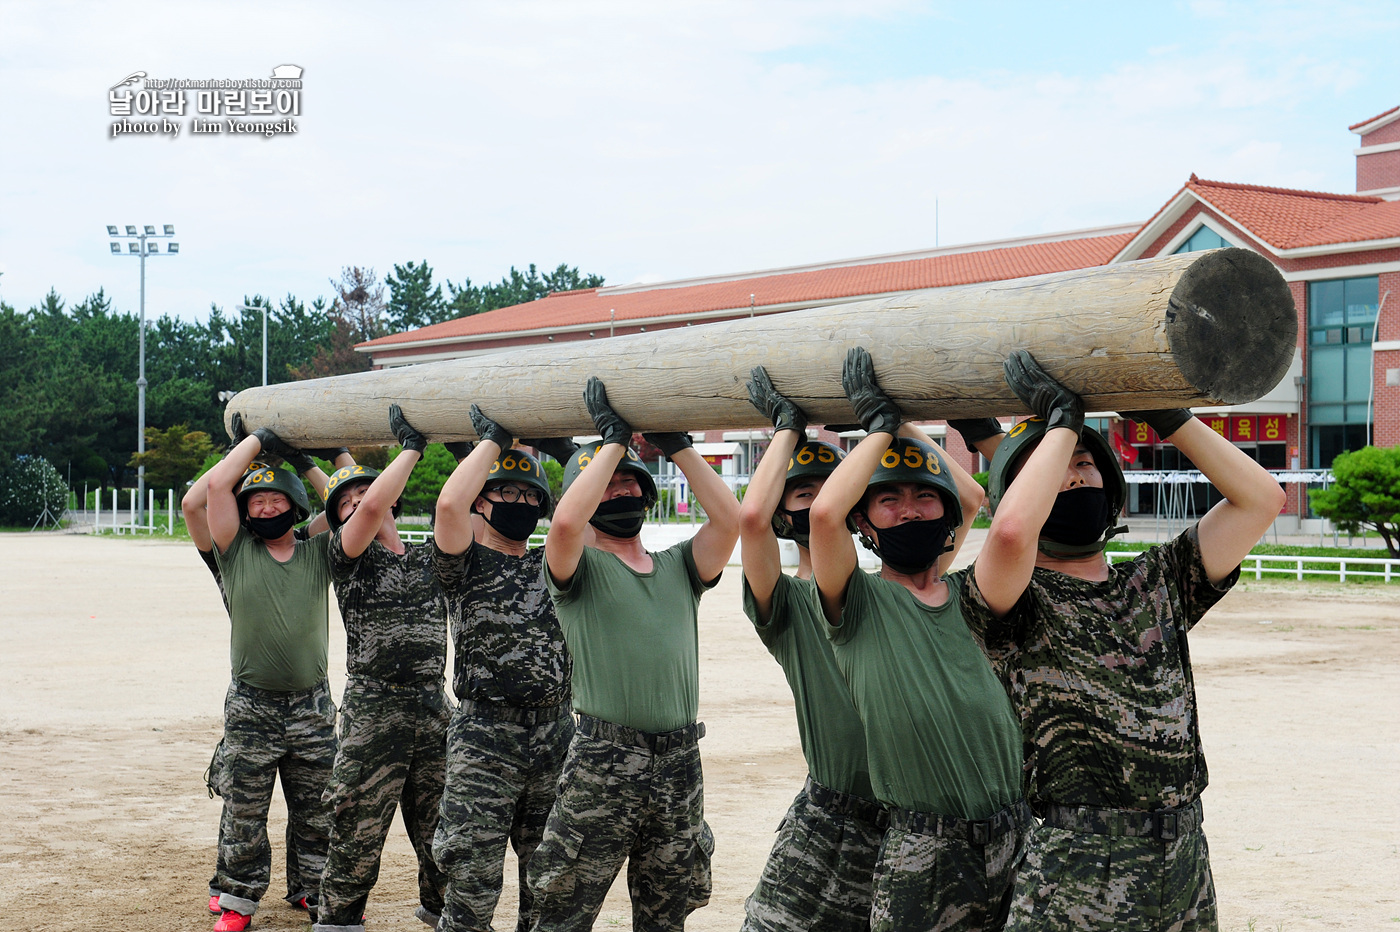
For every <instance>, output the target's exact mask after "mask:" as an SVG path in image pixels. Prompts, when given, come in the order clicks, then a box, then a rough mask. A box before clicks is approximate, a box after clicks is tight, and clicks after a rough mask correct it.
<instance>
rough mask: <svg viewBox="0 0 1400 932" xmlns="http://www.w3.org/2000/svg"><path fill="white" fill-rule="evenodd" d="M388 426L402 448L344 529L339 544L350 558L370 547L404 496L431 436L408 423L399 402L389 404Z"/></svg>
mask: <svg viewBox="0 0 1400 932" xmlns="http://www.w3.org/2000/svg"><path fill="white" fill-rule="evenodd" d="M389 429H390V430H391V431H393V433H394V438H395V439H396V440H398V442H399V444H400V445H402V446H403V451H402V452H401V453H399V455H398V456H396V457H394V461H393V462H392V463H390V464H389V465H388V466H385V467H384V471H383V472H381V473H380V474H379V475H378V476H376V477H375V480H374V481H373V482H371V483H370V486H369V488H368V489H366V490H365V495H364V498H362V499H360V503H359V504H358V505H356V506H355V511H354V513H353V514H351V515H350V519H349V520H348V521H346V522H345V524H344V526H343V527H342V528H341V531H340V547H341V549H342V550H344V551H345V555H346V556H347V557H350V558H351V559H354V558H355V557H358V556H359V555H360V554H362V553H364V552H365V551H366V550H367V549H369V545H370V544H371V543H373V541H374V538H375V535H377V534H378V533H379V528H380V526H381V525H382V524H383V523H384V519H385V518H386V517H387V516H388V514H389V512H390V511H391V510H393V507H394V503H395V502H397V501H398V500H399V498H400V497H401V496H402V495H403V490H404V487H405V486H407V485H408V477H409V476H410V475H412V474H413V467H414V466H416V465H418V461H419V460H420V459H422V457H423V451H424V450H425V449H426V448H427V446H428V438H427V437H424V436H423V435H422V434H420V433H419V432H418V431H417V430H415V429H414V428H413V426H412V425H411V424H409V423H408V420H407V419H406V418H405V417H404V416H403V410H402V409H401V408H400V407H399V406H398V405H390V406H389Z"/></svg>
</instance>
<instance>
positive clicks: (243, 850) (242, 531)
mask: <svg viewBox="0 0 1400 932" xmlns="http://www.w3.org/2000/svg"><path fill="white" fill-rule="evenodd" d="M262 451H266V452H267V453H269V454H273V455H286V454H287V453H295V451H293V450H291V448H289V447H287V446H286V445H285V444H283V443H282V442H281V441H280V440H279V439H278V438H277V436H276V435H275V434H273V433H272V432H271V431H269V430H267V429H266V428H259V429H258V430H257V431H255V432H254V433H253V434H252V435H250V436H248V437H245V438H244V439H243V440H241V441H240V442H239V443H238V444H237V445H235V446H234V448H233V450H232V451H230V453H229V455H228V456H226V457H225V458H224V459H223V460H222V461H221V462H219V463H218V464H217V465H215V466H214V468H213V469H211V470H210V471H209V484H208V496H209V501H208V518H209V533H210V538H211V540H212V542H213V544H214V548H215V550H214V559H215V561H216V562H217V564H218V568H219V574H220V576H221V577H222V579H223V582H224V586H225V591H226V592H227V595H228V610H229V620H230V623H231V625H230V627H231V640H232V649H231V652H230V653H231V659H232V666H233V671H232V672H233V676H232V683H231V684H230V685H229V691H228V696H227V698H226V699H225V702H224V738H223V741H222V742H221V743H220V753H216V755H215V762H214V764H213V765H211V778H212V779H215V780H217V781H218V785H217V786H216V790H217V792H218V793H219V795H220V796H222V797H223V800H224V808H223V815H222V818H221V821H220V824H219V837H220V839H221V843H220V848H219V861H218V867H217V869H216V871H215V875H214V882H213V883H212V884H211V887H212V888H213V889H217V890H219V891H221V892H220V895H219V907H220V909H221V913H220V916H219V921H218V922H217V923H216V924H215V926H214V928H215V930H216V932H227V930H233V932H241V930H243V929H246V928H248V925H249V923H250V922H251V921H252V916H253V913H254V912H256V911H257V908H258V903H259V901H260V900H261V899H262V895H263V894H264V893H265V892H267V886H268V882H269V876H270V873H271V867H272V847H271V845H270V844H269V843H268V839H267V808H268V804H269V803H270V801H271V797H272V787H273V782H274V781H275V780H276V779H277V778H278V777H279V776H280V777H281V781H282V792H283V795H284V796H285V797H286V801H287V818H288V821H289V822H290V823H291V826H290V829H289V830H290V831H291V832H292V833H293V834H294V836H295V841H296V843H295V849H296V857H297V861H298V862H299V864H298V868H297V870H296V871H295V872H293V871H291V870H289V871H288V880H289V882H290V881H291V879H292V878H293V876H295V877H296V878H299V879H300V881H301V882H302V883H303V884H305V888H304V889H301V890H293V891H292V892H291V893H290V894H289V895H288V897H287V899H288V900H289V901H291V902H293V903H300V902H306V903H307V904H308V905H310V904H311V901H312V900H313V899H314V897H315V895H316V889H315V883H316V881H317V880H318V879H319V878H320V876H321V871H322V869H323V868H324V867H325V857H326V845H327V843H328V841H329V835H330V828H331V820H330V813H329V811H328V810H327V808H326V807H325V806H324V805H323V804H322V802H321V792H322V790H323V789H324V788H325V785H326V781H327V780H329V779H330V775H331V764H332V761H333V760H334V758H335V704H334V702H332V701H331V695H330V687H329V685H328V684H327V683H326V645H327V640H328V635H329V632H328V630H327V626H328V612H327V609H328V601H327V600H328V587H329V582H330V578H329V570H328V569H327V564H326V553H327V550H328V547H329V538H328V537H327V535H325V534H322V535H319V536H316V537H313V538H311V539H310V540H306V541H299V540H297V539H296V535H295V533H294V531H293V526H294V525H295V524H297V523H299V522H300V521H303V520H305V519H306V517H307V515H308V513H309V511H310V503H309V502H308V500H307V496H306V489H305V487H304V486H303V485H302V483H301V480H300V479H299V478H297V476H296V474H295V473H293V472H292V471H291V470H290V469H287V468H285V467H270V466H269V467H265V468H262V469H257V470H252V471H251V472H249V473H248V475H247V476H246V477H245V478H244V479H243V480H242V482H241V483H239V484H238V491H237V493H236V494H235V492H234V482H235V480H237V478H238V477H239V476H240V475H243V473H244V471H245V470H246V469H247V468H248V466H249V465H250V464H251V463H252V461H253V458H254V457H255V456H257V455H258V453H259V452H262ZM289 847H290V846H289Z"/></svg>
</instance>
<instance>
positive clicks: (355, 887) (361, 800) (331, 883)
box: [315, 676, 451, 930]
mask: <svg viewBox="0 0 1400 932" xmlns="http://www.w3.org/2000/svg"><path fill="white" fill-rule="evenodd" d="M450 709H451V707H450V706H449V704H448V701H447V695H446V693H445V692H444V691H443V685H442V682H441V681H437V682H427V683H411V684H393V683H384V682H379V681H377V680H371V679H368V678H366V677H359V676H352V677H351V678H350V681H349V682H348V683H347V684H346V686H345V694H344V696H343V697H342V698H341V709H340V749H339V751H338V752H337V753H336V757H335V770H334V773H333V774H332V776H331V780H330V783H329V785H328V786H327V787H326V788H325V795H324V796H323V799H324V801H325V802H326V804H327V805H328V806H330V807H331V810H332V811H333V812H334V818H335V828H334V831H333V833H332V834H331V844H330V853H329V855H328V856H327V858H326V870H325V873H324V874H323V875H322V877H321V900H320V906H319V908H318V910H317V919H318V922H317V924H316V926H315V928H316V929H317V930H330V929H337V928H347V927H348V928H363V923H362V922H361V917H363V916H364V914H365V904H366V902H367V901H368V900H369V893H370V890H372V889H374V885H375V883H376V882H377V881H378V880H379V858H380V853H381V852H382V851H383V850H384V839H385V838H387V837H388V835H389V827H390V825H391V824H392V823H393V820H394V809H395V807H396V806H397V807H398V809H399V811H400V813H401V814H402V815H403V824H404V828H405V829H406V830H407V832H408V838H409V841H410V842H411V843H412V845H413V850H414V852H415V853H416V854H417V855H418V901H419V903H420V904H421V906H422V910H421V911H420V918H421V912H426V913H427V914H429V915H430V916H431V917H432V919H433V920H434V921H436V919H437V916H438V913H440V912H441V911H442V888H443V885H444V881H445V878H444V877H443V875H442V872H441V871H439V870H438V868H437V865H436V864H435V863H434V861H433V856H432V844H433V830H434V829H435V828H436V827H437V815H438V805H439V803H440V802H441V801H442V786H443V778H444V775H445V772H446V764H445V756H446V738H447V722H448V719H449V717H450V715H451V710H450ZM425 921H426V920H425Z"/></svg>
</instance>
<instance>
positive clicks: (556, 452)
mask: <svg viewBox="0 0 1400 932" xmlns="http://www.w3.org/2000/svg"><path fill="white" fill-rule="evenodd" d="M521 443H524V444H528V445H529V446H532V447H534V448H535V449H536V450H539V451H540V452H541V453H547V454H549V455H550V456H552V457H554V458H555V459H556V460H558V461H559V462H560V463H567V462H568V461H569V460H571V459H572V458H573V456H574V453H575V452H577V451H578V444H576V443H574V442H573V441H572V440H570V439H569V438H568V437H539V438H536V439H534V440H522V441H521Z"/></svg>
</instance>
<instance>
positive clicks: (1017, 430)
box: [1006, 421, 1030, 437]
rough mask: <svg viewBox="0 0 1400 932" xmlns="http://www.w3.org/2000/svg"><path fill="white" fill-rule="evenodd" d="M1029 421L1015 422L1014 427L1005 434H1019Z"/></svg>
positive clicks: (1010, 435)
mask: <svg viewBox="0 0 1400 932" xmlns="http://www.w3.org/2000/svg"><path fill="white" fill-rule="evenodd" d="M1029 423H1030V421H1022V422H1021V423H1019V424H1017V425H1016V426H1015V427H1013V428H1011V430H1010V432H1009V433H1007V435H1006V436H1007V437H1018V436H1020V434H1021V432H1022V431H1024V430H1025V429H1026V425H1027V424H1029Z"/></svg>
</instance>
